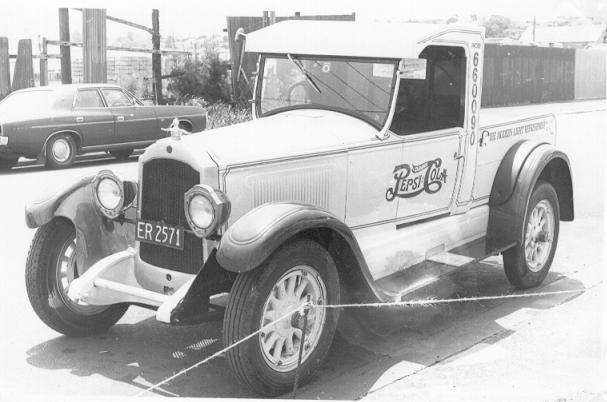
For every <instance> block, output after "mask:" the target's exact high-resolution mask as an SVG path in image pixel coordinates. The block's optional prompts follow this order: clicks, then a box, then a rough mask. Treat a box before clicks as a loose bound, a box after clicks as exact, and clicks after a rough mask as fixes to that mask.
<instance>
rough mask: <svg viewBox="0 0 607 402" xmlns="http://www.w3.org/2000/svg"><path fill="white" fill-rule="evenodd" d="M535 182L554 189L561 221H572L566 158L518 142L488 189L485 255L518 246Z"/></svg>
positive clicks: (542, 145) (539, 145)
mask: <svg viewBox="0 0 607 402" xmlns="http://www.w3.org/2000/svg"><path fill="white" fill-rule="evenodd" d="M538 180H543V181H547V182H549V183H551V184H552V185H553V186H554V188H555V190H556V193H557V196H558V200H559V210H560V215H561V220H563V221H572V220H573V218H574V209H573V182H572V175H571V166H570V163H569V158H568V157H567V155H565V154H564V153H563V152H561V151H559V150H558V149H556V148H555V147H554V146H553V145H551V144H548V143H543V142H538V141H521V142H518V143H516V144H514V145H513V146H512V147H511V148H510V149H509V150H508V152H507V153H506V155H505V156H504V158H503V159H502V162H501V163H500V166H499V168H498V170H497V173H496V175H495V179H494V182H493V186H492V188H491V195H490V197H489V223H488V227H487V252H494V251H495V250H503V249H506V248H508V247H510V246H513V245H515V244H516V243H517V242H519V240H520V239H521V234H522V233H523V232H522V231H523V223H524V218H525V217H524V213H525V211H526V210H527V204H528V203H529V198H530V197H531V193H532V192H533V189H534V188H535V185H536V183H537V182H538Z"/></svg>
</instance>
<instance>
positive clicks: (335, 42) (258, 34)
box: [246, 20, 483, 58]
mask: <svg viewBox="0 0 607 402" xmlns="http://www.w3.org/2000/svg"><path fill="white" fill-rule="evenodd" d="M460 30H464V31H466V32H468V33H470V32H473V33H478V32H482V30H483V28H480V27H460V26H455V25H440V24H417V23H396V22H394V23H361V22H348V21H302V20H291V21H283V22H279V23H276V24H273V25H270V26H268V27H266V28H263V29H260V30H257V31H254V32H251V33H250V34H248V35H247V39H246V50H247V51H249V52H259V53H292V54H313V55H331V56H357V57H378V58H405V57H412V58H416V57H418V55H419V53H420V52H421V50H422V49H423V48H424V47H425V46H427V43H424V42H425V41H427V40H428V39H430V38H432V37H435V36H440V35H442V34H445V33H449V32H454V31H460Z"/></svg>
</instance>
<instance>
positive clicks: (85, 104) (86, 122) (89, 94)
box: [72, 88, 114, 148]
mask: <svg viewBox="0 0 607 402" xmlns="http://www.w3.org/2000/svg"><path fill="white" fill-rule="evenodd" d="M72 111H73V118H74V122H75V126H76V127H77V128H78V130H79V131H80V134H81V136H82V146H83V147H84V148H86V147H99V146H103V145H105V144H109V143H111V142H113V141H114V115H113V114H112V112H111V111H110V110H109V109H108V108H107V107H106V106H105V104H104V103H103V100H102V98H101V95H100V94H99V91H98V90H97V88H81V89H78V90H77V91H76V94H75V95H74V103H73V108H72Z"/></svg>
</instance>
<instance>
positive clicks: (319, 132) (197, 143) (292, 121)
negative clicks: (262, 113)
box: [179, 110, 377, 168]
mask: <svg viewBox="0 0 607 402" xmlns="http://www.w3.org/2000/svg"><path fill="white" fill-rule="evenodd" d="M375 134H377V129H375V128H374V127H372V126H371V125H369V124H368V123H366V122H364V121H362V120H359V119H357V118H354V117H351V116H347V115H344V114H341V113H337V112H331V111H325V110H297V111H290V112H284V113H280V114H277V115H273V116H268V117H263V118H259V119H256V120H253V121H249V122H245V123H241V124H236V125H233V126H228V127H222V128H218V129H213V130H208V131H203V132H200V133H197V134H192V135H190V136H185V137H183V138H182V140H181V141H179V142H180V145H183V146H185V147H187V148H189V149H190V150H195V152H199V151H198V150H200V151H206V152H207V153H208V155H209V156H210V157H211V158H213V160H214V161H215V162H216V163H217V164H218V165H219V167H220V168H223V167H226V166H228V165H234V164H243V163H250V162H259V161H264V160H274V159H279V158H285V157H290V156H295V155H303V154H312V153H316V152H327V151H332V150H337V149H340V148H344V147H347V146H349V145H353V144H357V143H362V142H368V141H369V140H370V139H371V138H373V137H374V136H375Z"/></svg>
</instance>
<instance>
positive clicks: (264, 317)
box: [223, 239, 339, 396]
mask: <svg viewBox="0 0 607 402" xmlns="http://www.w3.org/2000/svg"><path fill="white" fill-rule="evenodd" d="M308 298H309V299H310V300H311V301H313V302H314V303H317V304H325V303H329V304H336V303H339V279H338V274H337V268H336V267H335V262H334V261H333V259H332V258H331V255H330V254H329V253H328V252H327V250H326V249H325V248H324V247H322V246H321V245H319V244H318V243H316V242H314V241H312V240H305V239H302V240H298V241H294V242H291V243H288V244H287V245H285V246H283V247H281V248H280V249H279V250H278V251H276V252H275V253H274V254H273V255H272V256H271V257H270V258H269V259H268V260H267V261H266V262H265V263H264V264H263V265H262V266H260V267H258V268H256V269H254V270H252V271H249V272H245V273H240V274H239V275H238V276H237V278H236V281H235V282H234V285H233V286H232V290H231V292H230V297H229V300H228V305H227V308H226V313H225V316H224V323H223V342H224V345H225V346H228V345H231V344H233V343H235V342H237V341H238V340H240V339H242V338H244V337H246V336H247V335H249V334H251V333H253V332H255V331H257V330H259V329H260V328H261V327H263V326H265V325H267V324H269V323H270V322H272V321H274V320H276V319H277V318H279V317H281V316H282V315H284V314H286V313H288V312H289V311H292V310H293V309H296V308H297V307H298V306H301V305H302V304H303V303H304V302H305V301H306V300H308ZM338 319H339V311H338V310H337V309H325V308H312V309H310V310H309V312H308V321H307V327H306V335H305V339H304V345H303V351H302V363H301V367H300V368H299V378H300V382H301V383H304V382H306V381H308V380H309V379H310V378H311V377H312V375H313V374H314V372H315V371H316V370H317V369H318V367H319V366H320V365H321V363H322V361H323V360H324V358H325V356H326V354H327V352H328V350H329V346H330V345H331V342H332V340H333V336H334V335H335V329H336V327H337V322H338ZM303 321H304V318H303V316H302V314H300V313H299V312H295V313H293V314H292V315H290V316H289V317H286V318H284V319H282V320H281V321H280V322H278V323H276V324H275V325H273V326H271V327H269V328H267V329H266V330H264V331H263V332H262V333H260V334H259V335H257V336H254V337H253V338H252V339H250V340H248V341H247V342H244V343H242V344H239V345H238V346H237V347H235V348H233V349H230V350H229V351H228V352H227V354H226V357H227V361H228V364H229V365H230V367H231V368H232V371H233V372H234V373H235V375H236V377H237V378H238V380H239V381H240V382H241V383H243V384H244V385H246V386H248V387H250V388H251V389H253V390H254V391H256V392H257V393H259V394H262V395H265V396H275V395H279V394H282V393H284V392H287V391H288V390H290V389H291V387H292V386H293V384H294V381H295V373H296V371H297V366H298V357H299V349H300V347H301V339H302V329H303V325H304V324H303Z"/></svg>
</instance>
